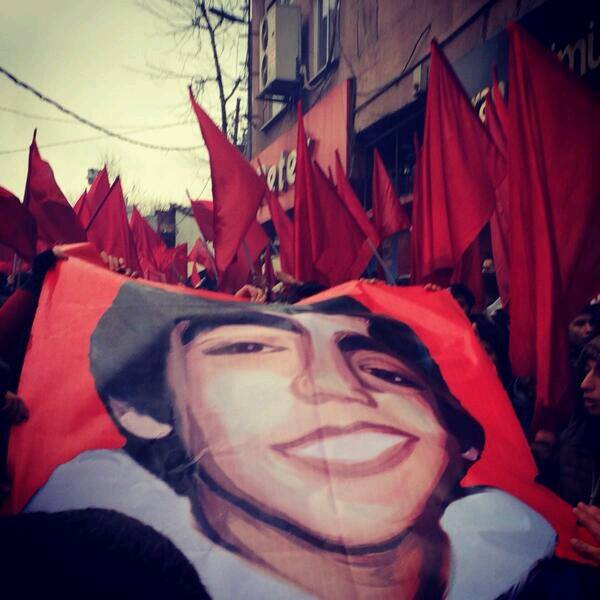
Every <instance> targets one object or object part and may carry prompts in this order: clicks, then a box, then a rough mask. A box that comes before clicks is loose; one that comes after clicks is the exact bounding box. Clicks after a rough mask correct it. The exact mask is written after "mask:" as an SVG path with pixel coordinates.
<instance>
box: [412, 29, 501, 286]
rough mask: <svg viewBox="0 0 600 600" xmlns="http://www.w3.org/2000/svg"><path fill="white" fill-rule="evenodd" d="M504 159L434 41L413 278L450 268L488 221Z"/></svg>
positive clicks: (453, 266) (426, 112)
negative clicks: (416, 264) (415, 264)
mask: <svg viewBox="0 0 600 600" xmlns="http://www.w3.org/2000/svg"><path fill="white" fill-rule="evenodd" d="M504 173H505V169H504V161H503V159H502V156H501V155H500V153H499V152H498V149H497V148H496V146H495V145H494V143H493V142H492V140H491V138H490V136H489V134H488V133H487V131H486V130H485V128H484V126H483V124H482V123H481V121H480V120H479V117H478V116H477V114H476V113H475V110H474V109H473V106H472V104H471V102H470V100H469V98H468V97H467V95H466V93H465V92H464V90H463V89H462V87H461V85H460V82H459V81H458V79H457V77H456V75H455V74H454V72H453V71H452V68H451V67H450V65H449V64H448V61H447V59H446V58H445V56H444V55H443V53H442V51H441V50H440V49H439V47H438V45H437V43H436V42H435V41H433V42H432V44H431V67H430V72H429V84H428V89H427V107H426V111H425V133H424V139H423V148H422V158H421V165H420V182H419V186H420V188H419V194H420V198H419V199H418V200H419V204H420V206H418V207H416V208H417V211H418V215H417V218H416V219H415V220H414V222H413V235H414V237H415V246H416V249H417V252H416V256H415V259H416V260H418V261H419V264H418V266H417V269H416V272H417V273H418V274H419V280H422V279H423V278H425V277H427V276H428V275H430V274H432V273H434V272H435V271H437V270H440V269H454V268H455V267H456V266H457V265H458V263H459V262H460V258H461V256H462V254H463V253H464V252H465V250H466V249H467V248H468V247H469V245H470V244H471V243H472V242H473V240H475V238H476V237H477V235H478V234H479V232H480V231H481V229H482V227H483V226H484V225H485V224H486V223H487V221H488V220H489V218H490V216H491V214H492V212H493V210H494V204H495V188H496V187H497V185H498V184H499V183H500V181H501V180H502V177H503V176H504Z"/></svg>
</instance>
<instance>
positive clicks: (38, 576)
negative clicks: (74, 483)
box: [0, 508, 209, 600]
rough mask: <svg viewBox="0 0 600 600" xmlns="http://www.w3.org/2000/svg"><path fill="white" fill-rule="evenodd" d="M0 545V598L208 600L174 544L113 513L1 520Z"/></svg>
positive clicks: (99, 511)
mask: <svg viewBox="0 0 600 600" xmlns="http://www.w3.org/2000/svg"><path fill="white" fill-rule="evenodd" d="M0 539H2V547H3V549H4V550H5V552H3V553H2V560H1V561H0V582H1V584H0V585H1V589H2V592H3V594H4V596H3V597H6V598H45V597H48V598H61V599H62V598H64V599H73V600H75V599H77V600H79V599H80V598H86V599H101V598H102V599H104V598H122V599H125V598H127V599H131V600H135V599H137V598H148V599H151V598H182V599H183V598H185V599H189V600H192V599H193V600H201V599H203V598H209V595H208V593H207V592H206V590H205V589H204V587H203V585H202V582H201V581H200V578H199V577H198V574H197V573H196V571H195V569H194V567H193V566H192V565H191V563H190V562H189V561H188V560H187V558H186V557H185V556H184V555H183V554H182V552H181V551H180V550H179V549H178V548H177V547H176V546H175V545H174V544H173V542H171V541H170V540H169V539H167V538H166V537H165V536H163V535H162V534H160V533H158V532H157V531H156V530H154V529H153V528H152V527H150V526H149V525H145V524H143V523H141V522H140V521H138V520H137V519H133V518H131V517H128V516H126V515H123V514H121V513H119V512H116V511H113V510H103V509H95V508H88V509H85V510H70V511H63V512H57V513H25V514H21V515H17V516H15V517H5V518H0Z"/></svg>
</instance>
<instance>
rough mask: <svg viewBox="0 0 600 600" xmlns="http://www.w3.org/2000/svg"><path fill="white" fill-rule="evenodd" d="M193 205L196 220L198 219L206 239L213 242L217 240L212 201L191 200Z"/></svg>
mask: <svg viewBox="0 0 600 600" xmlns="http://www.w3.org/2000/svg"><path fill="white" fill-rule="evenodd" d="M191 203H192V211H193V213H194V219H196V223H198V227H199V228H200V231H201V232H202V235H203V236H204V239H205V240H208V241H211V242H212V240H214V239H215V230H214V227H213V203H212V200H191Z"/></svg>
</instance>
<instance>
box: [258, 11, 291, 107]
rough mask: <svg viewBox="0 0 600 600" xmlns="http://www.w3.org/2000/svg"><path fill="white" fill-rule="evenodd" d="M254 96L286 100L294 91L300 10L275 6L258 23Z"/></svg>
mask: <svg viewBox="0 0 600 600" xmlns="http://www.w3.org/2000/svg"><path fill="white" fill-rule="evenodd" d="M259 43H260V52H259V58H260V64H259V74H258V79H259V82H258V91H259V93H258V96H259V97H263V96H269V95H274V96H289V95H291V94H293V93H294V91H295V90H296V89H297V88H298V84H299V82H298V59H299V56H300V7H299V6H290V5H286V4H278V3H275V4H273V5H271V7H270V8H269V9H268V10H267V14H266V15H265V16H264V17H263V18H262V20H261V22H260V41H259Z"/></svg>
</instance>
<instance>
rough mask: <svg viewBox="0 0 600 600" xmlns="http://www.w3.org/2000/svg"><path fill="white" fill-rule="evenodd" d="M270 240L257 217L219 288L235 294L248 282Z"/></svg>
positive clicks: (222, 278) (220, 280) (220, 281)
mask: <svg viewBox="0 0 600 600" xmlns="http://www.w3.org/2000/svg"><path fill="white" fill-rule="evenodd" d="M269 242H270V240H269V237H268V236H267V234H266V233H265V230H264V229H263V228H262V226H261V225H259V224H258V222H257V221H256V219H255V220H253V221H252V223H250V227H249V228H248V231H247V232H246V237H245V238H244V241H243V242H242V244H240V247H239V248H238V251H237V254H236V255H235V259H234V260H233V262H232V263H231V265H230V266H229V268H228V269H227V271H226V272H225V273H224V274H223V276H222V277H220V278H219V290H220V291H224V292H229V293H232V294H233V293H235V292H237V291H238V290H239V289H240V288H241V287H242V286H243V285H244V284H245V283H247V282H248V279H249V277H250V273H251V271H252V269H253V268H254V264H255V263H256V261H257V260H258V258H259V257H260V255H261V253H262V251H263V250H264V249H265V246H266V245H267V244H269Z"/></svg>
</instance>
